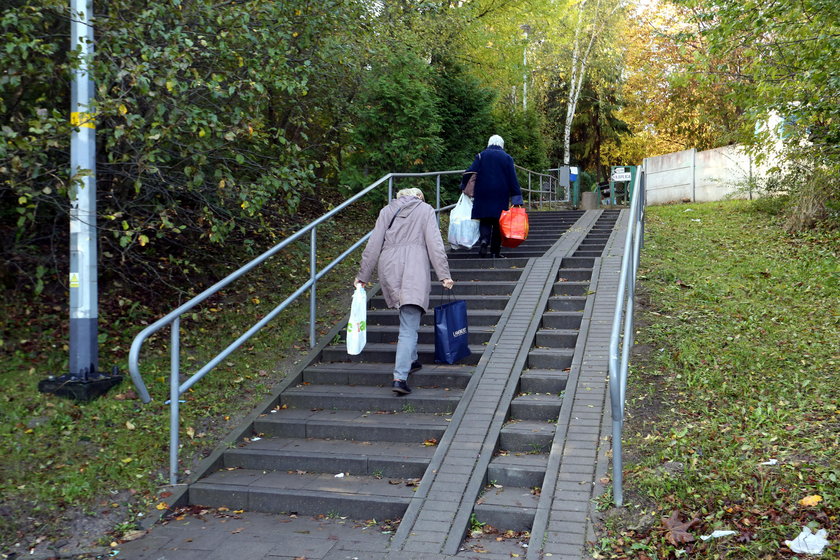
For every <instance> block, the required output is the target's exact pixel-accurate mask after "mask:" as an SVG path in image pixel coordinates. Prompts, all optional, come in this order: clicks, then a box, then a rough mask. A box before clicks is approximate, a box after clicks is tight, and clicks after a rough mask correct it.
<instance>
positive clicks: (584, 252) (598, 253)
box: [572, 249, 604, 257]
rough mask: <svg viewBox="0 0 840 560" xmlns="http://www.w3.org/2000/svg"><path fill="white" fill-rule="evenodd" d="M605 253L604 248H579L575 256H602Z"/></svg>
mask: <svg viewBox="0 0 840 560" xmlns="http://www.w3.org/2000/svg"><path fill="white" fill-rule="evenodd" d="M603 253H604V250H603V249H598V250H597V251H589V250H581V249H578V250H577V251H575V252H574V255H572V256H573V257H600V256H601V255H602V254H603Z"/></svg>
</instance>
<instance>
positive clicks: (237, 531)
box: [230, 527, 245, 535]
mask: <svg viewBox="0 0 840 560" xmlns="http://www.w3.org/2000/svg"><path fill="white" fill-rule="evenodd" d="M244 528H245V527H240V528H239V529H234V530H233V531H231V532H230V534H231V535H235V534H237V533H241V532H242V530H243V529H244Z"/></svg>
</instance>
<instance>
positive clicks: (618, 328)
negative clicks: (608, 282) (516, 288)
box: [609, 166, 646, 507]
mask: <svg viewBox="0 0 840 560" xmlns="http://www.w3.org/2000/svg"><path fill="white" fill-rule="evenodd" d="M645 203H646V196H645V170H644V166H643V167H642V168H641V169H640V170H639V173H638V174H637V175H636V181H635V185H634V188H633V195H632V197H631V202H630V216H629V217H628V221H627V235H626V238H625V239H624V254H623V256H622V258H621V272H620V274H619V279H618V295H617V296H616V302H615V313H614V315H613V324H612V332H611V333H610V360H609V372H610V403H611V412H612V444H613V500H614V501H615V505H616V506H617V507H621V506H622V505H623V503H624V490H623V487H622V483H623V473H622V468H623V463H622V458H621V432H622V427H623V424H624V400H625V394H626V392H627V367H628V365H629V363H630V352H631V350H632V349H633V325H634V320H633V308H634V297H635V293H636V273H637V272H638V270H639V254H640V251H641V248H642V246H643V245H644V235H645ZM622 315H623V316H624V328H623V329H622V321H621V319H622ZM621 341H623V343H622V344H621V354H620V355H619V343H620V342H621ZM619 360H620V361H619Z"/></svg>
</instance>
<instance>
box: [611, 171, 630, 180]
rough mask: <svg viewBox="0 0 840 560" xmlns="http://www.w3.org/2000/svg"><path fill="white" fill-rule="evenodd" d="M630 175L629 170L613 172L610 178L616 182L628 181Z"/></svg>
mask: <svg viewBox="0 0 840 560" xmlns="http://www.w3.org/2000/svg"><path fill="white" fill-rule="evenodd" d="M631 177H632V173H630V172H629V171H627V172H624V173H613V174H612V180H613V181H616V182H618V181H629V180H630V179H631Z"/></svg>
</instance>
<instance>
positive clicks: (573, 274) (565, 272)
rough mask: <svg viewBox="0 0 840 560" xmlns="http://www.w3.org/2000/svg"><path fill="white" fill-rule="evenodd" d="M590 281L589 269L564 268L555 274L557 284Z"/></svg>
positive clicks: (590, 273) (590, 272)
mask: <svg viewBox="0 0 840 560" xmlns="http://www.w3.org/2000/svg"><path fill="white" fill-rule="evenodd" d="M590 280H592V269H591V268H564V269H561V270H560V271H559V272H558V274H557V280H556V281H557V282H589V281H590Z"/></svg>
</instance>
